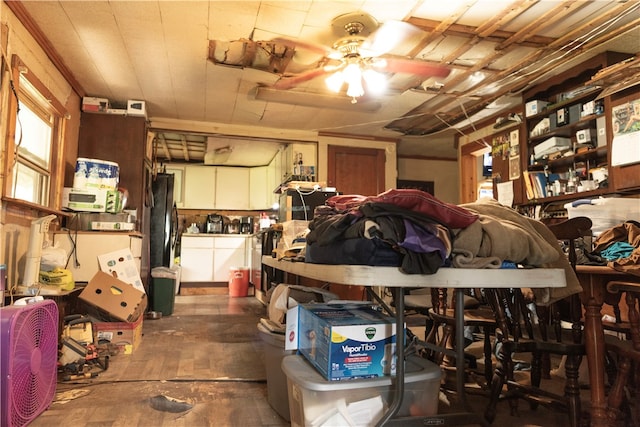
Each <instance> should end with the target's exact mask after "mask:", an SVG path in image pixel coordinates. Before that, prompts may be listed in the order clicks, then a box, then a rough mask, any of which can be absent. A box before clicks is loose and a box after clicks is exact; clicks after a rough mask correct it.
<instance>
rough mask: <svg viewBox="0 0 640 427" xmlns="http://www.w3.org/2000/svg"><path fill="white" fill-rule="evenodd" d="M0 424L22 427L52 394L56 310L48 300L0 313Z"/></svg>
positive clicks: (40, 411)
mask: <svg viewBox="0 0 640 427" xmlns="http://www.w3.org/2000/svg"><path fill="white" fill-rule="evenodd" d="M0 320H1V323H0V326H1V328H0V339H1V341H0V347H1V350H0V354H1V356H2V360H1V361H0V364H1V367H0V372H1V374H2V380H3V381H2V388H1V389H0V400H1V406H0V408H1V412H2V415H1V417H2V418H1V419H0V421H1V424H2V426H3V427H4V426H8V427H9V426H10V427H22V426H25V425H27V424H29V423H30V422H31V421H33V420H34V419H35V418H36V417H37V416H38V415H40V414H41V413H42V412H44V411H45V410H46V409H47V408H48V407H49V405H50V404H51V402H52V401H53V396H54V394H55V390H56V382H57V360H58V307H57V305H56V303H55V302H54V301H52V300H45V301H40V302H37V303H34V304H29V305H26V306H8V307H2V308H1V309H0Z"/></svg>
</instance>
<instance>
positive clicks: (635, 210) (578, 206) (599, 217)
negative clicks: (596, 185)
mask: <svg viewBox="0 0 640 427" xmlns="http://www.w3.org/2000/svg"><path fill="white" fill-rule="evenodd" d="M564 208H565V209H566V210H567V214H568V215H569V218H575V217H578V216H586V217H588V218H590V219H591V221H592V222H593V226H592V227H591V232H592V233H593V235H594V236H598V235H600V233H602V232H603V231H606V230H608V229H609V228H611V227H615V226H617V225H619V224H621V223H623V222H625V221H627V220H634V221H640V199H636V198H632V197H599V198H596V199H579V200H575V201H573V202H571V203H567V204H565V205H564Z"/></svg>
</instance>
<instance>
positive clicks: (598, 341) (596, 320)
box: [581, 276, 608, 427]
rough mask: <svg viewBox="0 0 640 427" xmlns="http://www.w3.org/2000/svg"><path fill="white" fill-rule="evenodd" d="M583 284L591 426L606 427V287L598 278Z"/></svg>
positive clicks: (583, 281) (589, 279) (590, 279)
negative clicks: (604, 320)
mask: <svg viewBox="0 0 640 427" xmlns="http://www.w3.org/2000/svg"><path fill="white" fill-rule="evenodd" d="M585 279H586V280H581V284H582V288H583V293H582V296H581V297H582V304H583V305H584V308H585V315H584V332H585V336H584V339H585V345H586V352H587V363H588V366H589V383H590V388H591V426H593V427H600V426H607V425H608V420H607V402H606V399H605V365H604V360H605V357H604V356H605V345H604V330H603V328H602V313H601V309H602V304H603V300H604V286H605V283H601V281H600V280H598V278H596V277H593V276H589V277H588V278H585Z"/></svg>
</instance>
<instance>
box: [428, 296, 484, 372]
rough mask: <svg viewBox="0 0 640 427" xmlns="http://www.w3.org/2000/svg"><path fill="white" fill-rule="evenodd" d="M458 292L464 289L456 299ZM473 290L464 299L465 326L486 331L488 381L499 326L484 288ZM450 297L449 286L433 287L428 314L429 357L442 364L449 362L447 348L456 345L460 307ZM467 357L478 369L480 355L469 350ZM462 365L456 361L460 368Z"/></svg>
mask: <svg viewBox="0 0 640 427" xmlns="http://www.w3.org/2000/svg"><path fill="white" fill-rule="evenodd" d="M455 292H462V290H454V295H453V296H452V301H455ZM471 293H472V295H469V294H466V295H465V298H464V300H465V304H464V305H465V306H464V308H463V309H464V325H465V327H470V328H475V329H478V330H479V331H480V332H481V333H482V334H483V342H484V344H483V356H484V371H483V372H482V376H483V377H484V380H485V381H486V383H487V384H488V383H490V382H491V377H492V375H493V361H492V354H493V352H492V343H491V337H492V336H493V335H494V332H495V329H496V318H495V315H494V313H493V310H492V309H491V307H489V306H488V305H487V304H486V301H485V299H484V293H483V292H482V290H480V289H473V290H472V292H471ZM447 299H448V289H445V288H434V289H432V290H431V302H432V307H431V308H430V309H429V310H428V314H429V317H430V318H431V320H432V323H433V326H432V328H431V330H430V332H429V334H428V335H427V337H426V342H427V343H428V344H431V345H432V347H431V349H430V350H429V351H428V352H427V354H428V358H429V359H431V360H432V361H433V362H434V363H436V364H438V365H443V364H444V363H446V361H445V358H446V355H447V351H445V350H446V349H453V348H455V345H454V338H455V335H456V331H455V310H457V309H458V307H455V304H453V303H451V304H449V303H448V302H447ZM465 360H466V364H467V365H468V367H469V368H470V369H472V370H475V369H476V368H477V365H476V358H475V357H474V356H473V355H471V354H467V353H465ZM458 366H459V365H458V364H457V363H456V369H457V368H458Z"/></svg>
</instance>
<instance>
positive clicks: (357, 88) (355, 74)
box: [342, 64, 364, 98]
mask: <svg viewBox="0 0 640 427" xmlns="http://www.w3.org/2000/svg"><path fill="white" fill-rule="evenodd" d="M342 76H343V78H344V81H345V82H346V83H347V84H348V85H349V88H348V89H347V96H350V97H352V98H357V97H359V96H362V95H364V88H363V87H362V70H360V65H358V64H349V65H347V66H346V68H345V69H344V71H343V72H342Z"/></svg>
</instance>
